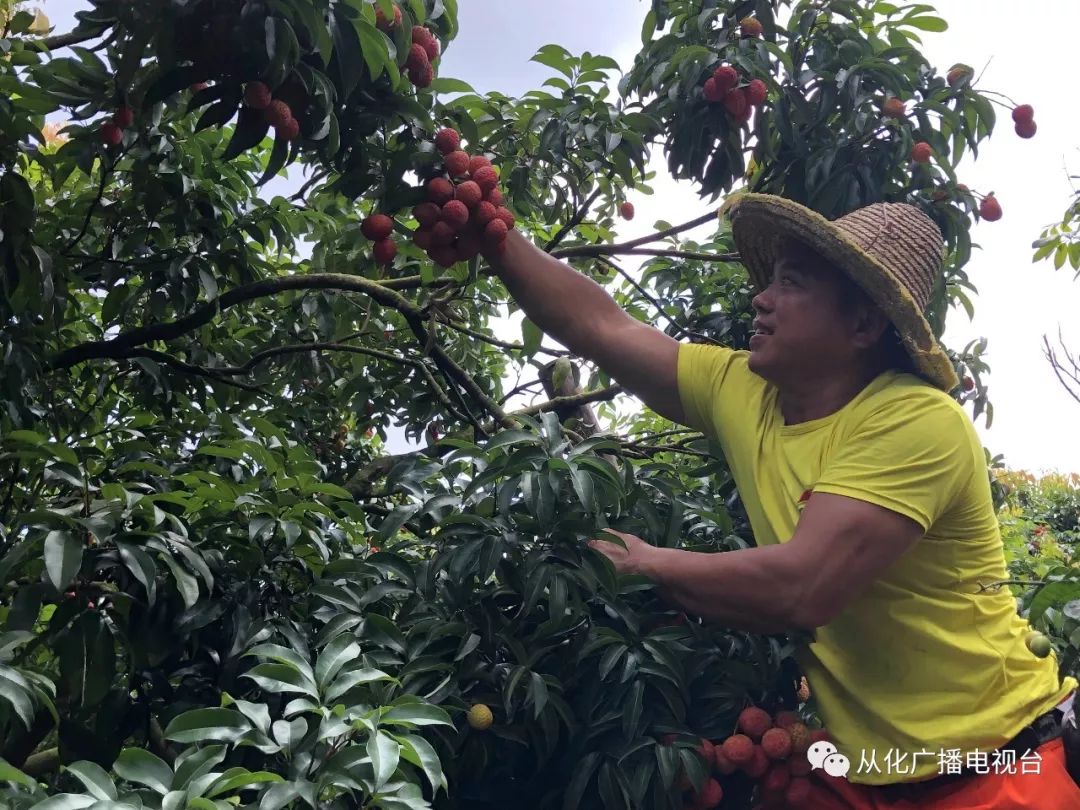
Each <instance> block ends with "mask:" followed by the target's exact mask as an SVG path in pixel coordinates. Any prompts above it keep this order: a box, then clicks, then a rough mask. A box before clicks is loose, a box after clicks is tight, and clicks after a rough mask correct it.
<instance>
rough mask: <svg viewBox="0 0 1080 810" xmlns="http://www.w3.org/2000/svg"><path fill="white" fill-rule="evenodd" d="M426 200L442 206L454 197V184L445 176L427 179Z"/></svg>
mask: <svg viewBox="0 0 1080 810" xmlns="http://www.w3.org/2000/svg"><path fill="white" fill-rule="evenodd" d="M427 195H428V200H430V201H431V202H433V203H435V204H436V205H439V206H442V205H445V204H446V203H448V202H450V201H451V200H452V199H454V185H453V183H451V182H450V181H449V180H447V179H446V178H445V177H435V178H433V179H431V180H428V184H427Z"/></svg>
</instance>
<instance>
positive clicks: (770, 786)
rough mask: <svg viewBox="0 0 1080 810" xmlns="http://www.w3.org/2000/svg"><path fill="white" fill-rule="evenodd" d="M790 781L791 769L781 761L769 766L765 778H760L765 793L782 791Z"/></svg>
mask: <svg viewBox="0 0 1080 810" xmlns="http://www.w3.org/2000/svg"><path fill="white" fill-rule="evenodd" d="M790 783H791V771H789V770H788V766H787V765H785V764H784V763H782V762H777V763H775V764H773V765H771V766H770V767H769V770H768V771H766V773H765V778H764V779H762V780H761V789H762V791H763V792H765V793H782V792H783V791H784V789H785V788H787V786H788V785H789V784H790Z"/></svg>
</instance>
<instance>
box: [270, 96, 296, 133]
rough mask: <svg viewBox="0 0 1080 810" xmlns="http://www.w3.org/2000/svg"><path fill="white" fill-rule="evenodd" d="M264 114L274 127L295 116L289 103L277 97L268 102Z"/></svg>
mask: <svg viewBox="0 0 1080 810" xmlns="http://www.w3.org/2000/svg"><path fill="white" fill-rule="evenodd" d="M263 115H264V116H265V117H266V123H268V124H269V125H270V126H272V127H274V129H277V128H278V127H279V126H281V125H282V124H284V123H285V122H286V121H288V120H289V119H290V118H292V117H293V114H292V110H291V109H289V105H288V104H286V103H285V102H284V101H282V100H281V99H275V100H274V101H271V102H270V103H269V104H267V105H266V109H265V110H264V111H263Z"/></svg>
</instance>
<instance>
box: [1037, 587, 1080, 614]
mask: <svg viewBox="0 0 1080 810" xmlns="http://www.w3.org/2000/svg"><path fill="white" fill-rule="evenodd" d="M1074 599H1080V582H1051V583H1049V584H1048V585H1044V586H1042V587H1041V588H1039V590H1038V592H1037V593H1036V594H1035V596H1034V597H1033V598H1032V600H1031V604H1030V605H1029V606H1028V617H1029V618H1030V620H1031V621H1033V622H1034V621H1037V620H1039V619H1041V618H1042V617H1043V614H1044V613H1046V611H1047V610H1048V609H1049V608H1052V607H1057V606H1059V605H1065V604H1067V603H1069V602H1071V601H1073V600H1074Z"/></svg>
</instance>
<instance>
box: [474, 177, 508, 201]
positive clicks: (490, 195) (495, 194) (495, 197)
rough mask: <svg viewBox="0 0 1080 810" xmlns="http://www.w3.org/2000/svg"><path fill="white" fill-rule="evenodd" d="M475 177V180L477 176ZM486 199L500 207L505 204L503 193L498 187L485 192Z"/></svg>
mask: <svg viewBox="0 0 1080 810" xmlns="http://www.w3.org/2000/svg"><path fill="white" fill-rule="evenodd" d="M473 179H474V180H475V179H476V178H475V177H474V178H473ZM484 199H485V200H487V201H488V202H489V203H491V204H492V205H494V206H495V207H496V208H498V207H499V206H501V205H502V204H503V193H502V191H500V190H499V188H498V187H495V188H493V189H492V190H491V191H488V192H487V193H485V194H484Z"/></svg>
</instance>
